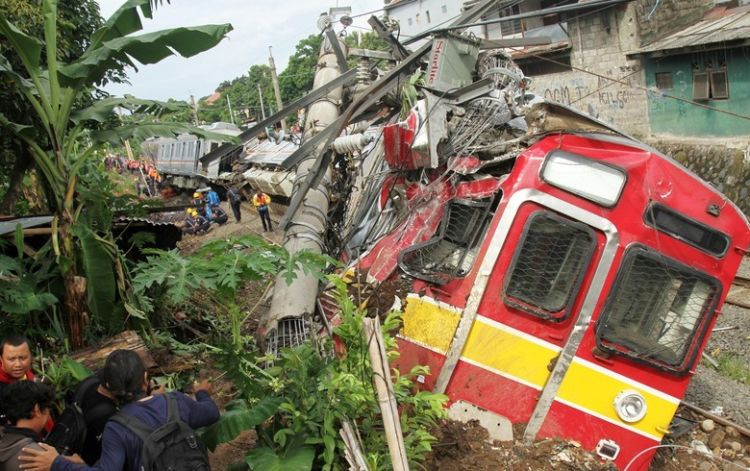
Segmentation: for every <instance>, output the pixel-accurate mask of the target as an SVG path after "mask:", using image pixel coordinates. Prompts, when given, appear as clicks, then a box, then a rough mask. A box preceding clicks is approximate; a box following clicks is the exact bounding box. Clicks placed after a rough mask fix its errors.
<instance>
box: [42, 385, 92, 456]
mask: <svg viewBox="0 0 750 471" xmlns="http://www.w3.org/2000/svg"><path fill="white" fill-rule="evenodd" d="M98 386H99V378H98V377H97V376H96V375H92V376H89V377H88V378H86V379H84V380H83V381H82V382H81V383H80V384H79V385H78V386H77V387H76V389H75V391H73V394H72V395H69V396H68V398H67V400H66V405H65V410H63V412H62V414H60V417H58V418H57V420H56V421H55V426H54V427H52V430H50V432H49V434H47V438H45V440H44V442H45V443H47V444H48V445H52V446H53V447H55V448H56V449H57V451H58V453H60V454H62V455H72V454H73V453H80V452H81V451H82V450H83V445H84V443H85V442H86V432H87V430H86V418H85V417H84V415H83V409H81V403H82V402H83V398H84V397H85V396H86V393H87V392H88V391H89V389H91V388H92V387H94V388H95V387H98Z"/></svg>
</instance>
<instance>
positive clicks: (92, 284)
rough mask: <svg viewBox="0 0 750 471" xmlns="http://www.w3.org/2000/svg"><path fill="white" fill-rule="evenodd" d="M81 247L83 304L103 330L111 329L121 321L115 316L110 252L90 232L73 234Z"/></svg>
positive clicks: (82, 229)
mask: <svg viewBox="0 0 750 471" xmlns="http://www.w3.org/2000/svg"><path fill="white" fill-rule="evenodd" d="M75 232H76V235H77V236H78V240H79V241H80V244H81V265H82V266H83V273H84V275H85V276H86V300H87V303H88V307H89V310H90V311H91V315H92V316H93V317H95V318H97V319H99V321H100V322H102V323H103V324H104V325H105V326H108V327H114V326H116V325H117V323H118V322H121V321H122V319H117V318H115V317H116V312H115V309H114V307H115V293H116V285H115V271H114V256H113V253H112V251H111V250H112V248H111V247H109V245H108V244H107V242H106V241H104V240H102V239H100V238H99V237H97V236H96V234H94V232H93V231H91V229H89V228H88V227H85V226H80V225H79V226H78V227H77V228H76V230H75Z"/></svg>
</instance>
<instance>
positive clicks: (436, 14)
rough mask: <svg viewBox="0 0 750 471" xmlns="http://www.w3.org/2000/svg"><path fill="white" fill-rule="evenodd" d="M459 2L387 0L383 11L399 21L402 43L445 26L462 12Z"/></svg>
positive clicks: (451, 0) (444, 0)
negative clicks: (429, 30)
mask: <svg viewBox="0 0 750 471" xmlns="http://www.w3.org/2000/svg"><path fill="white" fill-rule="evenodd" d="M462 6H463V4H462V2H461V1H458V0H386V2H385V5H384V6H383V10H384V12H385V15H386V16H387V17H388V18H390V19H391V20H395V21H398V24H399V27H400V28H399V30H398V32H397V35H398V36H399V39H401V40H402V41H403V40H405V39H410V38H411V37H413V36H415V35H417V34H419V33H422V32H424V31H427V30H428V29H432V28H435V27H438V26H444V25H445V24H447V23H449V22H450V20H452V19H454V18H455V17H457V16H458V15H460V14H461V12H462Z"/></svg>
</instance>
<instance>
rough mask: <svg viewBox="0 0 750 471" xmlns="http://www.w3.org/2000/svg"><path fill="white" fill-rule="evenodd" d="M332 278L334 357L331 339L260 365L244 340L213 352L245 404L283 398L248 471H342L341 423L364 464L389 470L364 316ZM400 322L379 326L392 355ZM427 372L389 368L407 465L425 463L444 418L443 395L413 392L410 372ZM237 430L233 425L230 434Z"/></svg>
mask: <svg viewBox="0 0 750 471" xmlns="http://www.w3.org/2000/svg"><path fill="white" fill-rule="evenodd" d="M331 281H332V282H334V284H335V285H336V286H337V289H338V293H339V296H338V301H339V304H340V309H341V316H342V323H341V324H340V325H339V326H338V327H337V328H336V329H335V334H336V335H337V336H338V338H339V339H340V340H341V341H342V343H343V344H344V345H345V346H346V353H345V354H344V355H341V356H335V355H334V354H333V347H332V344H331V342H330V341H325V342H324V343H323V344H322V345H318V344H316V343H314V342H312V343H306V344H303V345H302V346H300V347H297V348H295V349H286V350H283V351H282V352H280V355H279V357H278V358H276V359H275V360H274V362H273V366H272V367H269V368H266V369H263V368H262V367H261V366H262V365H264V364H265V363H266V362H268V360H269V359H268V358H266V357H263V356H260V355H259V353H258V352H257V351H256V350H255V349H254V348H253V343H252V341H250V340H249V339H248V340H246V341H245V343H244V345H243V347H242V348H239V349H237V348H233V347H232V346H229V345H225V346H223V347H221V348H219V349H218V350H217V351H216V356H217V359H218V364H219V365H220V367H221V369H222V370H224V371H226V372H227V375H228V376H229V377H230V378H231V379H232V380H233V382H234V384H235V386H236V388H237V390H238V393H239V399H240V400H242V401H244V402H245V403H249V404H253V403H256V402H257V400H258V399H257V398H278V399H280V400H281V403H280V405H279V407H278V411H277V412H276V414H275V415H274V416H273V418H272V419H271V420H267V421H265V422H263V423H262V424H260V425H258V426H257V427H256V430H257V432H258V442H259V444H258V447H257V448H256V449H254V450H252V451H251V452H249V453H248V454H247V456H246V463H247V464H248V466H250V467H251V469H262V470H266V469H279V470H281V469H284V470H286V469H299V470H309V469H324V470H331V469H344V468H345V467H346V465H345V464H344V461H343V452H344V444H343V441H342V439H341V438H340V436H339V429H340V428H341V426H342V423H343V422H345V421H347V422H350V423H352V424H354V426H355V427H356V428H357V429H358V431H359V434H360V435H361V437H362V440H363V449H364V451H365V454H366V459H367V461H368V465H369V466H370V468H371V469H373V470H388V469H390V466H391V464H390V463H391V462H390V459H389V458H388V447H387V443H386V441H385V438H384V436H383V433H382V429H383V424H382V417H381V414H380V409H379V406H378V401H377V394H376V392H375V390H374V387H373V384H372V375H373V373H372V368H371V365H370V361H369V356H368V353H367V352H368V346H367V342H366V341H365V339H364V338H363V334H362V320H363V318H364V316H365V313H364V312H363V311H361V310H359V309H357V308H356V307H355V305H354V303H353V302H352V300H351V299H349V298H348V297H347V296H346V287H345V285H344V284H343V282H342V281H341V280H340V279H338V278H336V277H332V278H331ZM400 322H401V320H400V315H399V314H398V313H391V314H390V315H389V316H388V317H387V318H386V320H385V321H384V323H383V326H382V330H383V333H384V336H385V338H386V346H387V349H388V352H389V356H390V357H391V358H394V357H395V356H396V355H397V353H396V350H395V347H396V344H395V339H394V338H393V337H391V336H390V335H389V332H391V331H394V330H396V329H398V327H399V325H400ZM427 373H428V372H427V370H426V368H424V367H416V368H414V369H413V370H412V371H411V372H410V373H409V374H408V375H400V374H398V372H396V371H394V372H393V374H394V392H395V394H396V398H397V400H398V402H399V406H400V410H401V413H402V415H401V427H402V430H403V433H404V441H405V444H406V448H407V456H408V458H409V461H410V464H411V465H412V466H413V467H418V466H419V464H420V463H421V462H423V460H424V458H425V456H426V454H427V453H428V452H429V451H430V450H431V445H432V443H433V442H434V441H435V439H434V437H432V436H431V435H430V433H429V430H430V429H431V428H432V427H434V425H435V424H436V422H437V420H439V419H441V418H444V417H445V415H446V412H445V409H444V404H445V401H446V400H447V398H446V396H444V395H441V394H434V393H431V392H426V391H422V392H417V393H416V394H412V390H413V389H414V383H413V380H414V378H415V377H416V375H419V374H427ZM225 420H233V419H230V418H226V417H223V418H222V419H221V421H220V422H219V424H221V423H222V422H224V421H225ZM233 425H238V424H237V423H236V422H235V423H233ZM218 426H221V425H218ZM236 433H239V430H238V429H235V430H233V433H232V434H230V435H234V434H236ZM227 438H228V437H227ZM219 442H220V441H219ZM215 444H217V442H212V445H215Z"/></svg>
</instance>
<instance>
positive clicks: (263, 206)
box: [253, 190, 272, 231]
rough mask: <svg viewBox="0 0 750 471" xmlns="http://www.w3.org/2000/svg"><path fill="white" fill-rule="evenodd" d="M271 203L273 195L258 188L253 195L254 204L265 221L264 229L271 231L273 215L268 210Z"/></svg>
mask: <svg viewBox="0 0 750 471" xmlns="http://www.w3.org/2000/svg"><path fill="white" fill-rule="evenodd" d="M269 204H271V197H270V196H268V195H267V194H265V193H263V192H262V191H260V190H258V191H257V192H256V193H255V195H253V206H255V207H256V208H257V209H258V214H259V215H260V220H261V221H263V230H264V231H270V230H272V228H271V215H270V213H269V212H268V205H269Z"/></svg>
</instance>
